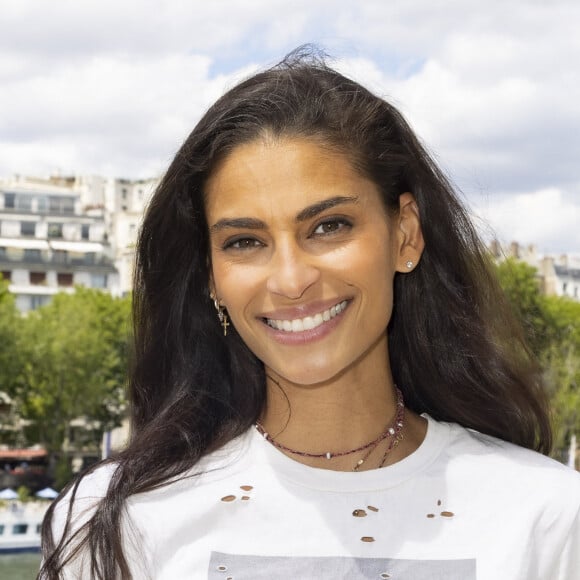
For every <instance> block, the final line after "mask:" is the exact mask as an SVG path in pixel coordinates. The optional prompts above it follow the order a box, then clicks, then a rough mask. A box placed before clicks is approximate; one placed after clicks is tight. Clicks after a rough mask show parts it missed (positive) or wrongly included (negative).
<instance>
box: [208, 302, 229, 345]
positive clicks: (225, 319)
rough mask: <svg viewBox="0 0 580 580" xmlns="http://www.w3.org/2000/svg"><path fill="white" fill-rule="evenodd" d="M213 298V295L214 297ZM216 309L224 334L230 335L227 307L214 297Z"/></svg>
mask: <svg viewBox="0 0 580 580" xmlns="http://www.w3.org/2000/svg"><path fill="white" fill-rule="evenodd" d="M212 298H213V297H212ZM213 303H214V306H215V309H216V310H217V315H218V319H219V321H220V325H221V327H222V328H223V329H224V336H227V335H228V326H229V325H230V323H229V322H228V315H227V314H226V311H225V308H224V307H223V306H222V305H221V304H220V303H219V301H218V299H217V298H214V299H213Z"/></svg>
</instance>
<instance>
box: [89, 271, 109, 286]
mask: <svg viewBox="0 0 580 580" xmlns="http://www.w3.org/2000/svg"><path fill="white" fill-rule="evenodd" d="M106 287H107V275H106V274H91V288H101V289H105V288H106Z"/></svg>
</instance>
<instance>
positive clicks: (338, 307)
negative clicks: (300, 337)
mask: <svg viewBox="0 0 580 580" xmlns="http://www.w3.org/2000/svg"><path fill="white" fill-rule="evenodd" d="M347 306H348V301H347V300H343V301H342V302H340V303H338V304H335V305H334V306H331V307H330V308H328V309H327V310H323V311H322V312H319V313H318V314H315V315H314V316H306V317H304V318H295V319H294V320H275V319H273V318H264V321H265V322H266V324H267V325H268V326H270V327H272V328H273V329H275V330H282V331H283V332H304V331H305V330H312V329H313V328H317V327H318V326H320V325H322V324H324V323H325V322H328V321H329V320H332V319H333V318H335V317H336V316H338V315H339V314H340V313H341V312H344V310H345V308H346V307H347Z"/></svg>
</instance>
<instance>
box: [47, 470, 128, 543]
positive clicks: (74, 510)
mask: <svg viewBox="0 0 580 580" xmlns="http://www.w3.org/2000/svg"><path fill="white" fill-rule="evenodd" d="M116 469H117V464H115V463H105V464H102V465H100V466H98V467H96V468H95V469H94V470H92V471H90V472H89V473H86V474H83V475H80V476H79V477H78V478H77V479H76V480H75V481H74V482H73V483H72V485H71V486H70V487H69V488H68V489H66V490H65V491H64V493H63V494H62V495H61V496H60V497H59V498H58V499H57V500H56V505H55V508H54V512H53V517H52V530H53V534H54V536H55V538H60V537H61V536H62V534H63V533H64V528H65V525H66V522H67V519H68V516H69V513H70V517H71V519H70V523H71V525H72V526H73V529H78V528H80V527H81V526H82V525H83V524H84V523H86V522H87V521H88V520H89V519H90V517H91V515H92V514H93V513H94V511H95V509H96V507H97V506H98V504H99V502H100V501H101V500H102V499H103V498H104V497H105V495H106V493H107V490H108V488H109V484H110V482H111V478H112V477H113V474H114V473H115V470H116Z"/></svg>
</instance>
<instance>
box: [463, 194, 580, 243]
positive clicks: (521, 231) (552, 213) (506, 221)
mask: <svg viewBox="0 0 580 580" xmlns="http://www.w3.org/2000/svg"><path fill="white" fill-rule="evenodd" d="M473 210H474V213H475V215H476V216H478V218H479V219H480V220H481V221H482V222H481V224H480V225H481V229H482V231H483V235H484V236H485V237H489V236H490V234H491V233H493V232H495V233H496V234H497V237H498V239H499V240H500V241H502V242H503V243H509V242H512V241H518V242H521V243H523V244H536V245H537V246H538V247H539V248H541V249H542V250H544V251H547V252H553V253H557V252H565V251H566V250H570V249H571V248H580V228H579V227H578V225H579V224H580V206H579V205H578V204H577V203H575V202H573V201H572V200H570V199H568V198H566V196H565V195H564V194H563V193H562V191H560V190H558V189H556V188H549V189H541V190H538V191H534V192H531V193H519V194H517V195H511V196H509V197H503V198H502V197H500V198H499V199H497V198H496V199H494V200H493V201H492V200H480V202H479V204H478V205H476V206H475V207H474V208H473ZM488 226H489V228H491V230H490V229H489V228H488Z"/></svg>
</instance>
